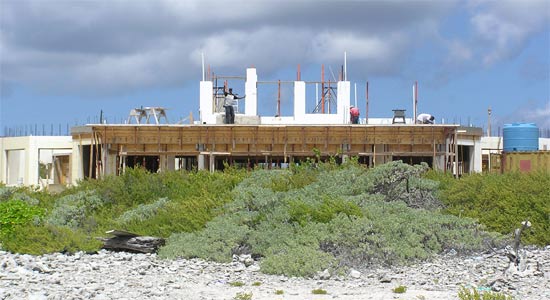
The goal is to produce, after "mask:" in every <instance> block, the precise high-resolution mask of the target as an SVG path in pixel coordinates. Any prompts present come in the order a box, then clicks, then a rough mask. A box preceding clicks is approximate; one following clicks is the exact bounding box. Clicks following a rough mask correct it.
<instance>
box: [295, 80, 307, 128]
mask: <svg viewBox="0 0 550 300" xmlns="http://www.w3.org/2000/svg"><path fill="white" fill-rule="evenodd" d="M305 119H306V83H305V82H304V81H295V82H294V121H295V122H300V121H304V120H305Z"/></svg>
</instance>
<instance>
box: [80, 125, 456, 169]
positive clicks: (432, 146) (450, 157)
mask: <svg viewBox="0 0 550 300" xmlns="http://www.w3.org/2000/svg"><path fill="white" fill-rule="evenodd" d="M88 126H89V127H90V128H91V130H90V132H91V133H90V135H91V136H90V138H91V141H92V145H91V147H92V149H94V150H93V151H97V152H96V153H98V157H97V159H96V162H95V164H97V165H98V166H99V167H98V170H99V174H106V172H105V167H104V166H105V162H106V160H108V157H109V156H110V155H111V156H112V155H115V156H117V157H118V159H120V158H121V157H124V156H130V155H135V156H137V155H140V156H153V155H155V156H199V155H209V153H211V154H212V155H216V156H217V157H218V158H219V157H226V158H231V157H257V158H262V159H266V158H269V157H278V158H280V157H282V158H284V159H285V160H286V159H287V158H292V157H294V158H296V157H298V158H300V157H301V158H305V157H314V156H315V155H320V156H322V157H328V156H341V155H346V156H370V157H372V160H373V161H374V162H375V163H376V159H377V158H380V157H392V156H399V157H402V156H408V157H414V156H418V157H430V158H433V160H434V161H435V160H436V159H437V158H440V159H441V160H442V161H444V163H443V165H444V166H445V167H443V169H445V170H446V169H448V168H449V167H448V166H449V165H450V164H452V163H453V161H454V159H455V157H456V155H455V153H456V135H457V126H456V125H405V124H400V125H143V124H129V125H109V124H101V125H88ZM79 138H82V136H81V135H80V134H79ZM93 151H90V164H91V163H92V160H94V159H93V158H92V154H91V152H93ZM107 173H110V172H107ZM90 174H91V171H90Z"/></svg>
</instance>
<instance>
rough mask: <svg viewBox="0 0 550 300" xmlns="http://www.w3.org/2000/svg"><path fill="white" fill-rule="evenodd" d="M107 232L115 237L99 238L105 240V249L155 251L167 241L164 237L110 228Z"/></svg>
mask: <svg viewBox="0 0 550 300" xmlns="http://www.w3.org/2000/svg"><path fill="white" fill-rule="evenodd" d="M106 233H108V234H112V235H114V237H112V238H98V240H100V241H103V249H109V250H114V251H127V252H139V253H154V252H156V251H157V249H158V248H159V247H160V246H163V245H164V243H165V240H164V239H163V238H158V237H152V236H140V235H138V234H135V233H131V232H127V231H122V230H109V231H107V232H106Z"/></svg>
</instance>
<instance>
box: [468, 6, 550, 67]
mask: <svg viewBox="0 0 550 300" xmlns="http://www.w3.org/2000/svg"><path fill="white" fill-rule="evenodd" d="M472 8H473V11H474V14H473V16H472V17H471V20H470V21H471V24H472V26H473V29H474V31H475V33H476V35H477V38H478V39H479V40H481V41H482V42H485V43H486V45H487V49H486V50H485V51H484V53H483V63H484V64H486V65H491V64H494V63H496V62H499V61H501V60H505V59H509V58H511V57H514V56H516V55H518V54H519V53H520V52H521V50H522V49H523V48H524V47H525V44H526V43H527V40H528V39H529V38H530V36H531V35H533V34H534V33H536V32H539V31H540V30H542V29H543V28H544V27H548V21H549V20H550V2H549V1H547V0H528V1H511V0H504V1H478V2H475V3H473V5H472Z"/></svg>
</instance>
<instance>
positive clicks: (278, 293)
mask: <svg viewBox="0 0 550 300" xmlns="http://www.w3.org/2000/svg"><path fill="white" fill-rule="evenodd" d="M284 293H285V291H283V290H276V291H275V295H282V294H284Z"/></svg>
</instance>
